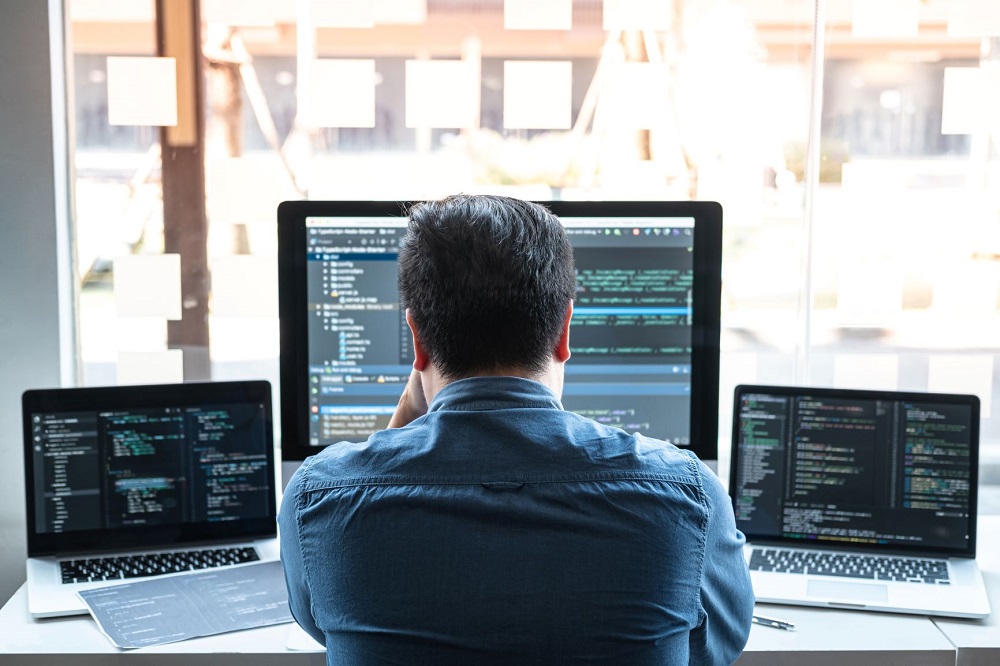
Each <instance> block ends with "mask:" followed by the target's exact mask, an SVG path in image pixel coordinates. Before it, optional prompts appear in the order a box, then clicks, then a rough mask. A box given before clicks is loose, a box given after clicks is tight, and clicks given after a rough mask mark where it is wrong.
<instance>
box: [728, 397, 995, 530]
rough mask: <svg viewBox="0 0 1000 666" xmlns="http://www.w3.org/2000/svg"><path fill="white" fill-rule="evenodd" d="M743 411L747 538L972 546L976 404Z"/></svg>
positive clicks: (737, 500)
mask: <svg viewBox="0 0 1000 666" xmlns="http://www.w3.org/2000/svg"><path fill="white" fill-rule="evenodd" d="M736 408H737V414H736V427H737V431H736V433H735V435H734V436H735V437H736V438H737V439H736V447H735V450H736V451H737V459H736V460H734V463H735V464H736V466H737V468H736V470H734V471H735V474H734V477H733V480H734V482H735V484H736V485H735V491H734V493H733V497H734V510H735V513H736V523H737V527H739V528H740V529H741V530H743V531H744V532H746V533H747V534H753V535H756V536H758V537H761V536H773V537H781V538H784V539H802V540H816V541H823V542H827V543H830V544H832V543H837V542H840V543H845V544H846V543H851V544H882V545H887V546H922V547H932V548H960V549H961V548H965V547H966V545H967V540H968V539H969V537H970V534H969V533H970V529H969V523H970V515H971V511H972V510H973V507H974V503H973V499H972V492H973V490H974V487H975V486H974V485H973V477H972V474H973V469H974V466H973V464H972V462H973V461H972V456H973V446H974V433H975V432H976V429H975V428H974V427H973V424H972V421H973V409H972V407H971V406H970V405H968V404H952V403H938V402H933V401H926V402H922V401H918V400H914V399H912V397H911V398H907V399H899V400H893V399H875V398H871V399H868V398H863V397H857V396H853V397H852V396H840V397H837V396H835V395H826V394H822V395H820V394H817V395H783V394H778V393H776V394H769V393H764V392H760V393H758V392H746V393H743V394H742V395H740V397H739V399H738V403H737V405H736Z"/></svg>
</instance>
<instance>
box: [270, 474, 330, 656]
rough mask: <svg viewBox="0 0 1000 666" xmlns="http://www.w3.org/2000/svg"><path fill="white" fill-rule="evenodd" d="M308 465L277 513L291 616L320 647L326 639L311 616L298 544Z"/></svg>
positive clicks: (291, 482)
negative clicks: (301, 490)
mask: <svg viewBox="0 0 1000 666" xmlns="http://www.w3.org/2000/svg"><path fill="white" fill-rule="evenodd" d="M305 466H306V464H305V463H303V465H302V466H300V467H299V469H298V470H296V472H295V474H293V475H292V478H291V479H289V481H288V487H287V488H285V495H284V498H283V499H282V501H281V512H280V513H279V514H278V531H279V535H280V537H281V538H280V543H281V565H282V568H283V569H284V571H285V585H286V586H287V587H288V607H289V608H290V609H291V611H292V617H294V618H295V621H296V622H298V623H299V626H300V627H302V628H303V629H304V630H305V632H306V633H307V634H309V635H310V636H312V637H313V638H315V639H316V641H318V642H319V644H320V645H326V636H325V635H324V634H323V631H322V630H321V629H320V628H319V627H317V626H316V621H315V619H314V618H313V614H312V597H311V595H310V593H309V582H308V580H307V577H306V570H305V562H304V561H303V557H302V546H301V542H300V541H299V521H298V515H297V514H298V504H299V480H300V473H301V472H302V470H303V468H304V467H305Z"/></svg>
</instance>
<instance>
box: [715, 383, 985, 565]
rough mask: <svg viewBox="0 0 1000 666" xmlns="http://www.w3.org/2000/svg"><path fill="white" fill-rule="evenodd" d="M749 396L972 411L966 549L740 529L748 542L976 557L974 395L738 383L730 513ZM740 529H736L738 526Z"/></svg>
mask: <svg viewBox="0 0 1000 666" xmlns="http://www.w3.org/2000/svg"><path fill="white" fill-rule="evenodd" d="M748 393H765V394H771V395H779V396H790V397H792V396H816V397H825V398H843V399H847V400H850V399H863V400H886V401H899V400H913V401H915V402H924V403H938V404H943V405H960V406H966V407H969V408H970V409H971V410H972V413H971V418H970V420H971V424H970V432H969V436H970V442H971V451H970V456H969V465H970V479H969V523H968V533H969V540H968V542H967V546H966V547H965V548H947V547H937V546H927V545H914V546H907V545H905V544H856V543H845V542H838V541H825V540H824V541H820V540H818V539H816V540H809V541H803V540H802V539H796V538H792V537H783V536H780V535H779V536H775V535H772V534H761V533H757V532H747V531H745V530H742V528H740V529H741V531H743V533H744V535H745V536H746V538H747V541H750V542H754V543H762V544H787V545H795V546H798V547H810V548H812V547H815V548H823V549H829V550H850V551H858V550H870V551H877V552H881V553H888V554H904V555H905V554H913V553H924V554H927V553H936V554H941V555H948V556H952V557H975V556H976V531H977V524H976V522H977V520H978V518H977V517H978V496H979V433H980V422H979V418H980V400H979V398H978V397H977V396H975V395H968V394H959V393H927V392H920V391H886V390H871V389H846V388H831V387H811V386H770V385H764V384H740V385H738V386H736V387H735V388H734V389H733V429H732V443H731V451H730V464H729V496H730V500H731V502H732V506H733V511H735V510H736V492H737V487H738V484H737V479H738V478H739V474H740V462H741V461H740V457H739V455H738V453H739V452H738V448H739V421H740V411H739V405H740V400H741V399H742V397H743V396H744V395H746V394H748ZM738 527H739V526H738Z"/></svg>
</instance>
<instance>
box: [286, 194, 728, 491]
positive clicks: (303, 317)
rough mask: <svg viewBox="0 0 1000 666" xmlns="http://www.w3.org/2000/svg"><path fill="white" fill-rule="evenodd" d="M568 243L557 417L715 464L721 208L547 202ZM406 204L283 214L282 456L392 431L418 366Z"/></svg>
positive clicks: (290, 462)
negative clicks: (408, 311) (404, 255)
mask: <svg viewBox="0 0 1000 666" xmlns="http://www.w3.org/2000/svg"><path fill="white" fill-rule="evenodd" d="M539 203H542V204H543V205H544V206H546V207H547V208H549V209H550V210H551V211H552V212H553V213H555V214H556V215H557V216H558V217H559V218H560V219H561V220H562V222H563V225H564V227H565V229H566V232H567V234H568V235H569V238H570V242H571V244H572V245H573V252H574V258H575V262H576V272H577V296H576V300H575V303H574V311H573V319H572V321H571V325H570V349H571V351H572V358H570V360H569V362H568V363H567V364H566V380H565V386H564V391H563V406H564V407H565V408H566V409H568V410H571V411H574V412H577V413H579V414H582V415H585V416H588V417H590V418H593V419H595V420H597V421H599V422H601V423H606V424H609V425H615V426H620V427H622V428H624V429H625V430H627V431H629V432H641V433H643V434H646V435H649V436H652V437H657V438H660V439H666V440H669V441H671V442H673V443H675V444H676V445H678V446H680V447H684V448H689V449H691V450H692V451H694V452H695V453H696V454H697V455H698V456H699V457H700V458H702V459H703V460H714V459H716V458H717V448H718V441H717V440H718V404H719V395H718V394H719V308H720V292H721V263H722V208H721V207H720V206H719V205H718V204H717V203H712V202H656V201H649V202H645V201H644V202H639V201H602V202H589V201H588V202H582V201H580V202H578V201H555V202H539ZM409 206H410V204H408V203H405V202H387V201H363V202H357V201H290V202H284V203H282V204H281V205H280V206H279V207H278V275H279V277H278V285H279V315H280V320H281V321H280V327H281V371H280V372H281V375H280V377H281V453H282V459H283V461H284V469H283V475H284V477H285V479H286V480H287V478H288V477H289V475H290V474H291V472H293V471H294V469H295V468H296V467H297V466H298V463H299V462H300V461H302V460H304V459H305V458H306V457H307V456H310V455H312V454H314V453H317V452H319V451H320V450H321V449H322V448H323V447H326V446H335V445H336V444H337V443H338V442H342V441H362V440H364V439H366V438H367V437H368V435H369V434H371V433H372V432H373V431H376V430H379V429H382V428H385V427H386V425H387V423H388V422H389V417H390V416H391V415H392V413H393V410H394V409H395V407H396V403H397V401H398V399H399V395H400V393H401V392H402V389H403V386H404V385H405V383H406V380H407V377H408V375H409V373H410V369H411V367H412V363H413V350H412V341H411V338H410V333H409V329H408V328H407V325H406V321H405V319H404V313H403V311H402V310H401V309H400V306H399V296H398V291H397V275H398V273H397V266H396V256H397V251H398V246H399V241H400V239H401V238H402V236H403V234H404V233H405V232H406V225H407V217H406V215H407V210H408V208H409Z"/></svg>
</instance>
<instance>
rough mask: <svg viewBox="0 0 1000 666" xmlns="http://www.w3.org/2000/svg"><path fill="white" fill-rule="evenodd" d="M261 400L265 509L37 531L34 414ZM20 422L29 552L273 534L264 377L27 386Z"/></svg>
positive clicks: (272, 461)
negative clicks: (208, 518) (211, 518)
mask: <svg viewBox="0 0 1000 666" xmlns="http://www.w3.org/2000/svg"><path fill="white" fill-rule="evenodd" d="M254 403H259V404H262V405H263V406H264V423H263V424H262V426H263V436H264V448H265V451H266V453H267V474H268V476H267V478H268V480H269V483H270V484H271V492H270V493H268V506H267V515H266V516H259V517H256V518H244V519H239V520H228V521H220V522H197V523H177V524H170V525H152V526H143V527H125V528H103V529H97V530H72V531H67V532H56V533H52V532H38V531H36V525H35V517H36V514H35V502H34V497H35V479H34V464H33V460H34V458H33V455H32V437H31V434H32V428H31V425H32V424H31V419H32V415H33V414H37V413H45V412H50V413H51V412H73V411H81V412H82V411H96V410H100V411H106V410H116V409H122V410H125V409H143V408H159V407H196V406H198V405H212V404H254ZM21 404H22V419H23V422H24V447H23V455H24V470H25V480H24V486H25V504H26V508H27V511H26V518H27V541H28V555H29V557H38V556H45V555H59V554H63V553H74V552H100V551H111V550H122V549H127V548H153V547H157V548H167V547H172V546H180V545H187V544H197V543H210V542H211V543H215V542H228V541H246V540H249V539H263V538H273V537H275V536H277V523H276V519H277V494H278V489H277V487H276V478H277V477H276V471H275V455H274V453H275V446H274V422H273V416H272V405H271V384H270V382H268V381H266V380H245V381H227V382H191V383H181V384H156V385H152V384H150V385H141V386H103V387H85V388H59V389H31V390H28V391H25V392H24V393H23V394H22V397H21Z"/></svg>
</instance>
